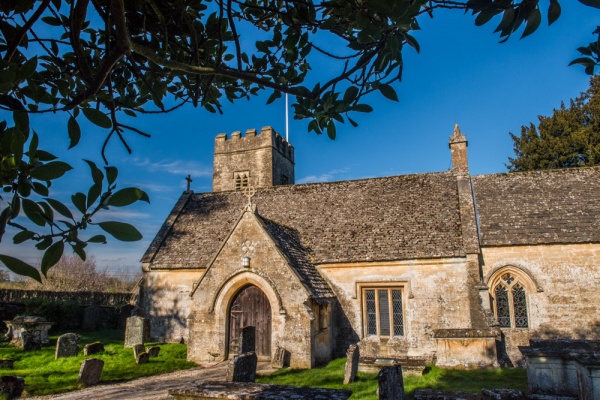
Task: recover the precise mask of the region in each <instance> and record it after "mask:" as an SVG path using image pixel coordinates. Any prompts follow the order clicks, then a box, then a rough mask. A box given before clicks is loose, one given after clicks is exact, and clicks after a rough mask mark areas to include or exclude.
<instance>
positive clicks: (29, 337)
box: [21, 331, 42, 351]
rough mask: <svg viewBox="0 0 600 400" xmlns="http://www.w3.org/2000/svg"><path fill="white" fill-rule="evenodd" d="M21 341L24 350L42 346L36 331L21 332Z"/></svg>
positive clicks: (37, 348)
mask: <svg viewBox="0 0 600 400" xmlns="http://www.w3.org/2000/svg"><path fill="white" fill-rule="evenodd" d="M21 341H22V343H23V350H24V351H30V350H39V349H41V348H42V343H40V335H39V334H38V333H37V332H29V331H24V332H21Z"/></svg>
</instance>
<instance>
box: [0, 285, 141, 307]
mask: <svg viewBox="0 0 600 400" xmlns="http://www.w3.org/2000/svg"><path fill="white" fill-rule="evenodd" d="M132 297H133V295H132V294H131V293H105V292H52V291H45V290H20V289H0V303H22V302H23V300H25V299H45V300H60V301H74V302H75V303H77V304H80V305H84V306H92V305H99V306H100V305H101V306H119V305H123V304H129V303H130V302H131V301H132Z"/></svg>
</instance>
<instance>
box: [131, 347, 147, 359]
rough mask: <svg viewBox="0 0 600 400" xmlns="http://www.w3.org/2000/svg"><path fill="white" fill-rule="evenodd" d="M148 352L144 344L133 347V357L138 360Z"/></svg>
mask: <svg viewBox="0 0 600 400" xmlns="http://www.w3.org/2000/svg"><path fill="white" fill-rule="evenodd" d="M145 352H146V347H144V345H143V344H136V345H135V346H133V356H134V357H135V358H137V357H138V356H139V355H140V354H142V353H145Z"/></svg>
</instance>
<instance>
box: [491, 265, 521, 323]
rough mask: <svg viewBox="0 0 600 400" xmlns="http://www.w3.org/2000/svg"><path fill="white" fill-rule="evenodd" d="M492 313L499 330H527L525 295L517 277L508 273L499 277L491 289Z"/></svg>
mask: <svg viewBox="0 0 600 400" xmlns="http://www.w3.org/2000/svg"><path fill="white" fill-rule="evenodd" d="M493 297H494V302H495V303H494V311H495V313H496V318H497V319H498V323H499V324H500V327H501V328H528V327H529V316H528V314H527V293H526V291H525V287H524V286H523V284H522V283H521V282H519V277H518V276H517V275H515V274H512V273H510V272H506V273H504V274H502V275H501V276H500V281H499V282H498V283H497V285H496V286H495V287H494V289H493Z"/></svg>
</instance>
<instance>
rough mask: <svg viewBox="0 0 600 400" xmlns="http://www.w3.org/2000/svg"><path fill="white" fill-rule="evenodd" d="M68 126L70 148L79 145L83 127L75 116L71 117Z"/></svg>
mask: <svg viewBox="0 0 600 400" xmlns="http://www.w3.org/2000/svg"><path fill="white" fill-rule="evenodd" d="M67 128H68V130H69V140H70V143H69V149H72V148H73V147H75V146H77V144H78V143H79V139H81V129H80V128H79V123H78V122H77V120H76V119H75V118H73V117H69V123H68V124H67Z"/></svg>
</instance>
